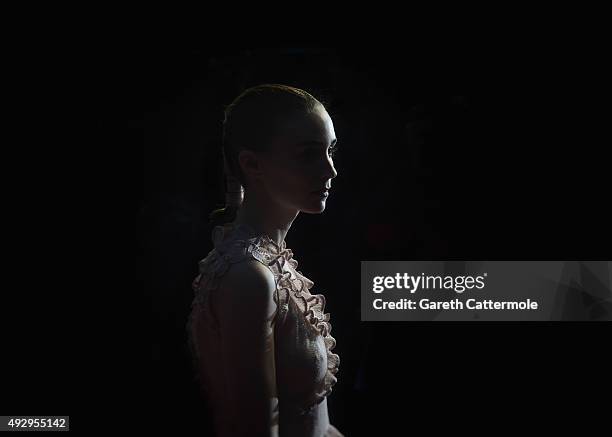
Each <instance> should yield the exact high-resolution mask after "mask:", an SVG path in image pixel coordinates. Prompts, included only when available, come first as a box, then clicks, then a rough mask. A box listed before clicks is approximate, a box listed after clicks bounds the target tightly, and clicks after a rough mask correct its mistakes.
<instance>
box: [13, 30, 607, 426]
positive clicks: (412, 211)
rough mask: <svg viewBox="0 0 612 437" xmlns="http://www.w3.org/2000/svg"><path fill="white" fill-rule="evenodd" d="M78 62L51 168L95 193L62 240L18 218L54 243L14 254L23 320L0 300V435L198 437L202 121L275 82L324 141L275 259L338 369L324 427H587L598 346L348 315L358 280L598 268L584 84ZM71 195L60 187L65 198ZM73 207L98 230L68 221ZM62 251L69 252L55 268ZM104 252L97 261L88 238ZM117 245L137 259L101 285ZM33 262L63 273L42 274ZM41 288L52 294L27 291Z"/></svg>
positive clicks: (386, 62) (593, 136) (217, 160)
mask: <svg viewBox="0 0 612 437" xmlns="http://www.w3.org/2000/svg"><path fill="white" fill-rule="evenodd" d="M94 54H95V55H96V57H95V59H94V62H93V63H92V64H91V67H92V71H91V75H90V76H86V77H85V79H86V82H87V83H86V84H85V85H84V86H83V87H82V88H80V90H83V92H84V93H85V94H86V96H87V97H88V98H89V96H90V94H89V91H92V90H93V93H92V94H91V95H92V96H95V98H94V97H92V99H93V100H95V101H94V102H93V103H94V105H97V104H98V103H99V107H98V108H97V109H98V110H99V112H98V114H97V120H96V122H97V124H96V125H95V126H94V128H93V130H92V131H91V132H89V133H87V134H84V135H83V136H81V137H80V140H81V141H80V144H79V145H78V146H77V148H75V151H74V152H72V151H70V152H67V151H62V155H61V159H62V160H65V161H67V162H68V161H70V162H71V163H72V164H70V165H71V167H72V166H74V167H77V168H78V171H79V173H87V172H89V171H93V170H94V168H95V169H96V170H97V169H98V168H97V167H96V166H98V167H99V169H100V170H101V172H100V173H101V174H102V176H101V177H98V176H96V179H97V183H96V188H99V189H100V190H99V191H98V190H96V191H95V194H94V191H89V190H88V191H86V192H85V193H84V194H80V195H77V196H75V197H74V198H72V199H71V200H70V203H71V206H73V207H75V206H76V210H77V211H76V212H75V213H74V214H72V215H70V216H69V217H67V218H62V219H59V218H57V217H56V216H55V214H56V213H57V210H58V209H62V207H63V205H62V207H60V206H59V203H58V202H59V201H58V200H57V198H56V197H53V196H49V197H45V196H43V195H39V196H37V197H36V201H37V203H36V206H37V208H38V209H37V211H39V213H38V214H37V215H32V217H33V220H34V223H36V225H37V226H41V222H42V223H43V225H42V228H43V231H44V233H45V234H49V235H53V236H54V237H55V238H57V241H54V243H53V245H51V244H47V243H46V242H45V243H44V244H43V243H42V240H39V241H37V244H36V245H35V246H31V247H27V248H25V249H24V250H35V253H36V254H37V255H40V256H37V258H36V260H37V262H36V263H34V262H32V263H31V264H30V266H29V267H28V271H27V275H26V276H23V277H27V278H30V279H31V281H30V279H29V280H28V290H30V289H31V290H36V291H37V294H36V296H37V298H36V302H37V304H36V305H35V306H32V305H31V301H32V298H31V297H29V295H27V294H26V293H13V295H14V296H22V297H18V298H17V300H20V301H23V302H27V303H28V305H29V306H26V307H25V308H28V314H27V316H24V315H22V313H21V312H19V313H15V314H16V315H15V316H14V318H15V319H16V320H15V321H13V318H10V319H9V317H7V318H5V319H4V320H3V321H6V322H7V323H6V326H7V331H6V332H7V333H8V334H9V335H8V336H7V338H14V341H9V342H5V350H6V351H9V352H7V353H6V355H5V357H9V358H12V360H6V362H8V364H9V366H8V367H7V369H8V370H7V371H6V372H5V374H6V375H7V377H6V378H5V382H4V384H3V386H2V388H3V392H2V393H3V394H4V398H5V400H6V402H7V404H8V405H9V406H10V408H9V411H7V412H8V414H12V413H24V412H25V411H24V410H28V414H31V413H35V414H36V413H41V414H48V413H49V410H50V409H51V410H52V411H51V414H64V412H65V411H66V410H67V409H68V410H69V411H70V414H71V427H72V428H73V429H75V428H79V427H80V428H83V429H91V427H99V428H107V427H108V428H110V429H113V427H115V426H118V425H115V424H117V423H121V424H122V426H125V427H127V428H129V429H138V428H143V427H145V428H150V429H153V430H159V431H164V432H173V433H179V432H180V433H181V434H191V435H208V433H209V432H210V429H209V424H208V418H207V417H206V415H205V414H204V413H203V409H204V403H203V401H202V399H200V398H199V396H198V393H197V390H196V386H195V384H194V381H193V380H192V373H191V369H190V362H189V356H188V352H187V345H186V337H185V323H186V317H187V315H188V312H189V308H190V303H191V299H192V296H193V295H192V290H191V288H190V285H191V281H192V280H193V278H194V277H195V275H196V274H197V262H198V260H200V259H202V258H203V257H204V256H205V255H206V254H207V253H208V252H209V251H210V250H211V249H212V242H211V240H210V232H211V228H210V225H209V224H208V223H207V214H208V213H209V212H210V211H211V210H212V209H214V208H216V207H218V206H220V205H222V202H223V200H224V193H223V179H222V176H223V174H222V162H221V149H220V147H221V145H220V138H221V122H222V119H223V107H224V105H227V104H229V103H230V102H231V101H232V100H233V99H234V98H235V97H236V96H237V95H238V94H239V93H240V92H241V91H242V90H243V89H245V88H246V87H249V86H253V85H257V84H260V83H284V84H289V85H293V86H297V87H300V88H304V89H306V90H308V91H309V92H311V93H312V94H314V95H315V96H316V97H320V98H321V99H322V100H324V101H326V102H327V109H328V111H329V112H330V114H331V116H332V119H333V121H334V125H335V130H336V134H337V137H338V141H339V142H338V145H339V151H338V153H337V155H336V158H335V160H334V161H335V166H336V169H337V171H338V177H337V178H335V179H334V180H333V182H332V184H333V189H332V192H331V195H330V197H329V200H328V202H327V209H326V211H325V212H324V214H322V215H306V214H300V216H298V218H297V219H296V220H295V222H294V224H293V226H292V228H291V231H290V232H289V234H288V236H287V238H286V241H287V245H288V247H290V248H291V249H292V250H293V252H294V254H295V257H296V259H297V260H298V262H299V264H300V270H301V271H303V272H304V273H305V274H306V275H307V276H308V277H309V278H310V279H312V280H313V281H314V282H315V288H314V290H313V291H314V292H316V293H323V294H324V295H325V296H326V298H327V306H326V311H328V312H330V313H331V314H332V325H333V336H334V337H335V338H336V340H337V347H336V349H335V350H334V352H336V353H338V354H339V356H340V358H341V364H340V373H339V374H338V383H337V384H336V386H335V387H334V391H333V394H332V395H331V396H330V397H329V399H328V402H329V409H330V418H331V421H332V423H333V424H334V425H336V426H337V427H338V428H339V429H340V430H341V431H342V432H344V433H345V434H346V435H347V436H349V437H350V436H360V435H364V436H365V435H404V434H408V433H414V429H415V428H417V427H421V426H425V427H428V428H427V429H430V430H439V429H442V428H451V429H457V428H462V429H464V430H469V431H477V430H480V429H482V430H491V429H493V428H488V427H487V426H486V420H485V419H488V420H490V421H492V422H494V423H496V424H499V423H502V424H503V425H504V429H508V430H509V431H516V432H524V427H525V426H526V421H527V420H533V419H535V420H539V421H540V422H542V423H544V424H545V426H546V424H547V423H552V422H555V423H557V424H558V423H559V422H560V421H561V422H563V423H565V422H572V421H574V420H576V419H577V418H576V416H575V415H574V413H573V411H574V408H575V407H576V406H577V404H578V403H579V404H581V406H583V407H584V406H587V407H589V408H590V411H591V414H592V418H591V419H588V420H587V421H589V420H593V419H595V418H597V417H599V415H600V411H601V409H600V407H598V405H601V403H599V402H598V401H597V396H595V395H599V394H601V393H605V390H606V389H605V386H606V381H609V372H610V370H609V367H607V366H608V365H607V363H606V358H605V357H606V352H607V349H609V347H607V344H608V343H609V338H608V337H607V336H605V333H603V330H599V329H598V328H599V327H601V324H596V323H580V322H576V323H552V322H551V323H537V324H519V323H514V324H512V323H460V324H459V323H456V324H453V323H399V322H390V323H373V322H361V321H360V312H359V305H360V297H359V289H360V284H359V277H360V275H359V273H360V261H361V260H451V259H457V260H461V259H463V260H596V259H602V260H603V259H608V260H609V259H610V247H611V246H610V231H609V228H610V226H609V224H608V222H609V218H608V217H609V214H608V204H609V182H608V179H609V169H608V167H609V161H608V160H607V155H608V149H609V144H610V141H609V134H608V132H607V130H606V127H607V125H608V124H609V121H608V112H609V111H608V110H607V109H606V108H607V107H608V105H609V97H608V95H609V94H608V93H607V92H606V91H605V88H604V87H603V86H601V81H598V80H596V77H597V73H598V70H597V69H596V68H591V67H590V65H589V64H587V63H586V62H584V63H582V64H579V65H580V66H581V68H579V69H577V70H580V71H578V72H577V71H576V69H568V68H567V66H568V63H569V61H568V58H567V56H562V57H560V59H559V60H558V62H552V60H551V55H550V53H549V52H547V55H546V56H542V53H541V52H537V53H533V54H528V53H521V56H517V57H516V58H512V59H511V58H509V57H497V58H496V57H494V56H493V51H491V52H488V53H487V54H486V56H483V57H481V58H480V59H479V60H478V61H472V60H468V59H464V61H465V63H464V64H461V65H454V64H452V63H451V62H450V61H448V60H446V59H444V58H441V59H438V60H437V62H436V63H426V62H424V61H421V60H419V59H417V58H416V57H415V56H413V52H412V51H411V49H410V46H401V45H400V46H395V47H394V46H391V45H389V44H386V43H378V42H374V41H373V42H372V44H370V45H363V44H359V45H357V44H355V45H350V46H344V47H336V48H316V47H309V46H304V45H300V44H292V45H285V46H283V47H268V48H261V47H259V48H256V47H250V48H245V47H240V48H239V47H233V48H228V47H219V46H211V45H208V46H207V45H205V44H199V43H188V42H182V43H179V44H174V43H170V42H166V43H165V42H163V41H161V40H153V39H147V38H142V39H141V40H140V41H139V42H138V43H136V44H134V43H127V42H126V44H125V45H123V46H122V47H120V48H112V49H111V48H110V47H101V48H99V49H97V51H94ZM74 57H75V58H78V54H77V53H76V52H75V53H74ZM74 74H76V73H74ZM70 77H72V76H70ZM457 92H459V93H466V94H464V95H455V93H457ZM73 109H76V110H77V111H78V110H80V107H76V108H73ZM85 115H86V116H88V117H90V116H91V113H86V114H85ZM90 121H91V120H90ZM64 123H66V125H67V126H70V127H73V126H74V125H75V124H76V123H75V122H74V120H73V119H70V120H68V121H66V120H64ZM67 130H69V129H67ZM61 138H62V137H59V139H61ZM59 139H58V140H57V142H59ZM90 143H91V144H96V143H97V144H96V146H95V147H94V148H89V147H88V146H89V144H90ZM45 144H46V143H45ZM57 150H58V149H55V148H54V149H52V151H53V153H56V151H57ZM62 150H63V149H62ZM89 152H92V153H89ZM58 156H59V155H58ZM104 158H110V159H108V160H106V159H104ZM107 161H110V162H107ZM74 163H76V164H74ZM119 169H121V170H124V171H125V174H122V175H121V176H126V178H125V179H126V180H125V181H124V180H123V179H120V178H119V175H118V174H117V173H116V172H119ZM53 173H54V177H55V178H57V179H61V178H62V175H61V174H59V176H58V173H60V172H59V170H57V169H56V168H55V167H54V168H53ZM80 181H81V178H80V177H79V178H76V179H75V178H71V179H68V178H66V182H65V183H64V182H63V179H62V183H63V184H64V186H70V187H72V188H77V191H78V188H79V183H80ZM40 187H43V185H42V184H41V185H39V188H40ZM43 189H44V187H43ZM111 189H115V190H114V191H112V192H111ZM115 197H117V199H119V197H121V199H122V200H126V201H127V213H126V212H125V210H124V209H122V208H120V207H119V206H115V205H114V202H115V200H116V199H115ZM84 199H91V200H93V202H94V203H97V204H98V205H100V206H101V209H103V210H104V211H97V212H95V213H89V212H85V211H84V209H83V208H82V207H81V205H82V203H83V202H84ZM26 200H28V199H26ZM24 203H25V201H24ZM41 205H44V208H42V206H41ZM41 210H43V211H44V215H43V217H44V220H41V215H40V211H41ZM129 212H133V213H135V215H134V216H135V221H132V220H131V216H130V214H129ZM109 216H112V217H109ZM128 216H130V217H128ZM56 221H57V222H61V226H59V223H58V225H56ZM115 229H117V231H116V230H115ZM76 230H78V235H77V236H76V239H77V240H81V241H80V242H82V243H84V245H86V246H89V248H90V249H93V254H89V255H85V253H84V252H81V251H78V250H74V251H72V252H71V253H70V254H68V255H66V250H68V249H67V246H66V244H67V237H66V235H68V232H69V231H76ZM28 232H29V231H28ZM73 233H74V232H73ZM111 234H112V237H114V239H113V240H112V241H113V243H112V247H111V248H109V249H108V250H107V249H106V248H105V249H102V244H101V243H99V242H98V241H97V239H100V238H101V237H102V239H104V238H106V237H107V236H111ZM109 241H110V240H109ZM133 242H136V248H137V250H138V252H137V257H136V259H135V260H130V261H128V262H127V263H126V264H123V258H124V256H125V255H126V253H128V252H130V251H131V249H132V248H133ZM70 250H72V249H70ZM105 250H106V251H105ZM60 254H62V255H60ZM74 258H82V259H81V260H80V261H81V263H82V264H85V266H84V267H81V263H77V262H74V264H73V259H74ZM28 259H29V258H28ZM52 262H55V263H58V264H61V265H62V268H63V270H61V271H60V270H59V269H51V268H49V270H53V271H52V272H51V273H49V274H48V273H46V270H45V274H43V273H42V271H43V268H44V267H45V266H46V265H47V264H48V265H51V263H52ZM118 268H119V269H118ZM114 270H121V272H120V273H121V275H120V276H119V277H116V276H115V275H114ZM32 272H36V274H34V275H32ZM60 272H61V273H60ZM65 272H68V273H67V274H66V273H65ZM111 272H113V273H111ZM56 277H57V278H56ZM51 278H52V279H57V280H58V282H56V283H57V284H60V285H54V286H53V289H55V290H61V289H63V287H64V286H65V287H66V289H67V288H68V285H69V283H71V284H72V283H76V286H75V287H74V291H72V289H71V291H70V293H66V294H64V295H62V296H63V297H62V298H61V299H60V298H59V297H57V296H58V295H59V294H55V293H49V290H50V289H51V288H52V287H51V286H50V285H47V284H48V281H49V279H51ZM77 278H78V280H77ZM100 288H101V290H100ZM18 290H20V289H18ZM39 295H40V297H38V296H39ZM59 307H61V308H62V309H61V311H59V310H58V311H56V310H55V308H59ZM10 308H14V307H10ZM10 308H9V306H8V305H6V307H5V309H9V310H10ZM52 308H53V311H52V310H51V309H52ZM7 312H11V311H7ZM17 314H18V315H17ZM94 315H95V318H94ZM9 320H10V322H9ZM577 328H582V329H577ZM26 332H27V336H26ZM12 333H20V334H21V335H16V334H12ZM26 337H27V338H29V339H30V340H31V341H28V342H23V341H21V340H19V339H20V338H26ZM58 338H59V339H61V340H62V341H60V342H59V344H60V345H64V347H59V346H58ZM68 339H70V340H68ZM33 344H34V345H37V347H36V348H33V347H32V345H33ZM66 345H68V346H66ZM6 362H5V363H6ZM68 381H70V383H69V382H68ZM69 386H70V387H69ZM32 406H36V411H35V412H30V411H29V410H30V409H31V407H32ZM549 407H550V408H549ZM561 411H564V412H566V413H565V414H563V415H561ZM560 417H563V419H562V420H561V419H560ZM103 419H105V420H103ZM544 429H547V428H544Z"/></svg>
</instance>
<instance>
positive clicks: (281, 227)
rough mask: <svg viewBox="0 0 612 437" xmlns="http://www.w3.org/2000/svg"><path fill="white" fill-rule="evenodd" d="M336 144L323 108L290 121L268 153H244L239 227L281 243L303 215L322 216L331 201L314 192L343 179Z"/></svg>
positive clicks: (240, 158)
mask: <svg viewBox="0 0 612 437" xmlns="http://www.w3.org/2000/svg"><path fill="white" fill-rule="evenodd" d="M335 144H336V133H335V131H334V124H333V122H332V120H331V117H330V116H329V114H328V113H327V111H326V110H325V109H324V108H323V107H322V106H320V105H319V106H317V109H316V110H315V111H314V112H312V113H310V114H307V113H302V114H298V115H294V116H292V117H291V118H290V119H289V120H287V121H286V122H285V123H284V124H283V125H282V126H281V127H280V129H279V133H278V135H277V136H276V137H275V140H274V141H273V142H272V143H271V144H270V147H269V148H268V150H267V151H266V152H264V153H258V152H253V151H250V150H242V151H241V152H240V154H239V157H238V162H239V165H240V167H241V169H242V172H243V174H244V176H245V178H247V184H248V187H247V188H246V190H245V196H244V201H243V203H242V205H241V207H240V208H239V210H238V213H237V216H236V220H235V223H236V224H240V223H247V224H249V225H250V226H252V227H253V228H254V229H256V230H258V231H262V232H265V233H266V234H267V235H268V236H269V237H270V238H272V240H273V241H275V242H276V243H277V244H279V245H280V244H281V243H282V242H283V241H284V239H285V236H286V234H287V232H288V231H289V228H290V227H291V224H292V223H293V220H295V218H296V217H297V215H298V214H299V213H300V212H305V213H310V214H320V213H322V212H323V211H324V210H325V206H326V202H327V197H325V196H321V195H320V194H315V193H313V192H314V191H318V190H321V189H323V188H327V189H329V188H331V180H332V179H333V178H335V177H336V176H337V175H338V173H337V171H336V169H335V167H334V163H333V159H332V156H333V152H334V150H335Z"/></svg>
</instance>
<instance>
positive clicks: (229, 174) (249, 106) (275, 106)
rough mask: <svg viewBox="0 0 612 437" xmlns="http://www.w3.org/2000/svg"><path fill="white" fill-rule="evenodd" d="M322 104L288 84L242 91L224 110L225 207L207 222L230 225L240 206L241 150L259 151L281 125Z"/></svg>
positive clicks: (260, 86) (218, 210)
mask: <svg viewBox="0 0 612 437" xmlns="http://www.w3.org/2000/svg"><path fill="white" fill-rule="evenodd" d="M319 106H321V107H324V105H323V103H321V102H320V101H319V100H317V99H316V98H314V97H313V96H312V95H311V94H309V93H307V92H306V91H304V90H301V89H299V88H295V87H291V86H288V85H278V84H265V85H258V86H254V87H252V88H249V89H247V90H245V91H243V92H242V93H241V94H240V95H239V96H238V97H236V99H235V100H234V101H233V102H232V103H230V104H229V105H228V106H227V107H226V108H225V118H224V120H223V148H222V152H223V161H224V169H225V178H226V196H225V207H223V208H220V209H216V210H214V211H213V212H212V213H211V214H210V222H211V223H212V224H213V225H219V224H223V223H227V222H231V221H233V220H234V219H235V218H236V213H237V211H238V208H240V204H241V203H242V193H243V187H244V188H246V187H247V181H246V178H245V177H244V175H243V174H242V170H241V169H240V165H239V163H238V154H239V153H240V151H241V150H242V149H247V150H252V151H254V152H261V151H264V150H266V149H267V147H268V145H269V144H270V140H272V139H273V138H274V136H275V135H276V134H277V132H278V128H279V125H280V123H281V122H282V121H283V120H286V119H287V118H288V117H289V116H291V115H294V114H296V113H311V112H313V111H315V109H316V108H317V107H319Z"/></svg>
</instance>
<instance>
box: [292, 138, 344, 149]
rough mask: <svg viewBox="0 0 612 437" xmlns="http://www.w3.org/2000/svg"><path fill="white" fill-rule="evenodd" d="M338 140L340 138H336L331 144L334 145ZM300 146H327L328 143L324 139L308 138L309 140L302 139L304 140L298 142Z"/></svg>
mask: <svg viewBox="0 0 612 437" xmlns="http://www.w3.org/2000/svg"><path fill="white" fill-rule="evenodd" d="M337 142H338V139H337V138H334V139H333V140H332V142H331V144H330V145H329V146H333V145H335V144H336V143H337ZM298 146H323V147H326V144H325V143H324V142H323V141H316V140H308V141H302V142H300V143H298ZM329 146H328V147H329Z"/></svg>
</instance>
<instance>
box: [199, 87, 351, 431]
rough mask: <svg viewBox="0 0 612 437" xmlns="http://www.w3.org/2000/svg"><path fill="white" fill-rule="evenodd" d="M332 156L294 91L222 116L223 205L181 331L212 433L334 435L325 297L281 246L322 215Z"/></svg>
mask: <svg viewBox="0 0 612 437" xmlns="http://www.w3.org/2000/svg"><path fill="white" fill-rule="evenodd" d="M335 150H336V135H335V132H334V126H333V123H332V120H331V118H330V116H329V114H328V113H327V111H326V110H325V107H324V106H323V104H321V103H320V102H319V101H318V100H317V99H315V98H314V97H313V96H311V95H310V94H309V93H307V92H305V91H303V90H300V89H297V88H293V87H289V86H284V85H260V86H256V87H253V88H250V89H248V90H246V91H244V92H243V93H242V94H241V95H240V96H238V97H237V98H236V100H234V102H232V103H231V104H230V105H229V106H228V107H227V108H226V110H225V120H224V123H223V156H224V162H225V172H226V177H227V193H226V206H225V208H223V209H221V210H216V211H214V212H213V214H211V218H212V219H213V222H214V223H218V224H219V225H217V226H215V227H214V229H213V242H214V245H215V247H214V249H213V250H212V251H211V252H210V253H209V254H208V256H207V257H206V258H205V259H203V260H202V261H200V274H199V275H198V277H197V278H196V279H195V281H194V284H193V287H194V291H195V299H194V301H193V306H192V312H191V315H190V317H189V323H188V331H189V336H190V345H191V346H192V351H193V355H194V363H195V367H196V372H197V377H198V380H199V382H200V387H201V388H202V389H203V392H204V393H205V395H206V398H207V400H208V403H209V405H211V407H212V413H213V417H214V426H215V429H216V432H217V434H218V436H222V437H223V436H291V437H301V436H304V437H305V436H308V437H315V436H316V437H322V436H327V437H331V436H342V434H341V433H340V432H339V431H338V430H337V429H336V428H335V427H334V426H333V425H331V424H330V421H329V415H328V410H327V399H326V397H327V395H329V394H330V393H331V391H332V386H333V385H334V384H335V383H336V377H335V374H336V373H337V371H338V367H339V364H340V359H339V357H338V355H336V354H334V353H333V352H332V349H333V348H334V346H335V343H336V341H335V339H334V338H333V337H332V336H331V335H330V331H331V324H330V323H329V316H330V315H329V314H325V313H324V308H325V298H324V296H323V295H320V294H319V295H317V294H311V293H310V291H309V290H310V289H311V288H312V287H313V285H314V284H313V282H312V281H311V280H309V279H308V278H307V277H305V276H304V275H303V274H302V273H301V272H300V271H298V270H297V265H298V263H297V261H296V260H295V259H293V253H292V251H291V249H287V247H286V243H285V237H286V235H287V233H288V231H289V229H290V227H291V224H292V223H293V221H294V220H295V218H296V217H297V216H298V214H299V213H300V212H306V213H310V214H320V213H322V212H323V211H324V210H325V204H326V201H327V198H328V195H329V189H330V188H331V180H332V179H333V178H335V177H336V176H337V172H336V169H335V168H334V164H333V161H332V156H333V153H334V151H335Z"/></svg>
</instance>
